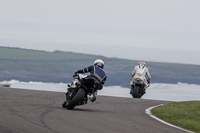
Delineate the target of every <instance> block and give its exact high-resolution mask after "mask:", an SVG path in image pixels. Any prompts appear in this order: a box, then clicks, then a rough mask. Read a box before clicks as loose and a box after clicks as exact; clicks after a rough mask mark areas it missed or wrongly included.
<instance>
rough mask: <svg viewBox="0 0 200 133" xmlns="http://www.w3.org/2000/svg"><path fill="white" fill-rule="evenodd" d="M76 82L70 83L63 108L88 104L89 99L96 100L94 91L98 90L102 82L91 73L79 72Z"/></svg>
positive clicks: (70, 108)
mask: <svg viewBox="0 0 200 133" xmlns="http://www.w3.org/2000/svg"><path fill="white" fill-rule="evenodd" d="M74 81H76V82H72V84H71V85H68V87H69V88H68V91H67V93H66V99H65V101H64V103H63V104H62V107H63V108H67V109H69V110H72V109H74V107H75V106H78V105H84V104H87V101H88V99H90V100H91V101H92V102H93V101H95V100H96V97H95V95H94V93H95V92H96V91H97V89H98V87H99V86H100V84H99V83H98V82H96V80H95V78H93V77H92V76H90V75H85V74H77V76H76V77H75V80H74Z"/></svg>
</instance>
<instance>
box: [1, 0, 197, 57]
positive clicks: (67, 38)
mask: <svg viewBox="0 0 200 133" xmlns="http://www.w3.org/2000/svg"><path fill="white" fill-rule="evenodd" d="M199 7H200V0H0V46H15V47H23V48H33V49H43V50H44V49H46V50H55V49H59V50H65V51H67V50H70V51H73V49H76V48H77V47H81V50H82V51H83V53H84V51H87V50H88V49H87V50H86V47H89V48H92V49H90V50H93V53H95V52H96V53H97V54H105V53H106V52H105V51H104V53H103V52H99V51H100V50H101V47H103V49H104V50H105V49H109V50H110V51H111V50H112V49H113V50H114V49H116V48H119V49H121V48H123V50H124V51H126V50H125V49H129V50H130V49H136V48H139V49H140V50H142V49H146V50H148V49H151V50H152V49H153V50H155V49H159V50H161V51H162V50H171V51H185V52H196V53H198V51H200V8H199ZM95 48H97V49H98V50H97V51H95V52H94V49H95ZM77 49H78V48H77ZM119 49H118V50H119ZM81 50H79V51H78V52H82V51H81ZM109 50H108V52H110V51H109ZM74 51H75V52H77V51H76V50H74ZM113 52H114V53H117V51H113ZM112 56H115V55H114V54H113V55H112ZM116 56H118V55H116Z"/></svg>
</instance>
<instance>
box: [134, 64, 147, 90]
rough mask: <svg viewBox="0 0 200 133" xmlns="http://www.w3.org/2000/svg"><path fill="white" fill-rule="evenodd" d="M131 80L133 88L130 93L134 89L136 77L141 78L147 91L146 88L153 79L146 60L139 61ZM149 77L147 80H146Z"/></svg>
mask: <svg viewBox="0 0 200 133" xmlns="http://www.w3.org/2000/svg"><path fill="white" fill-rule="evenodd" d="M131 77H132V79H131V81H130V85H131V89H130V93H131V91H132V89H133V88H134V79H137V78H139V79H141V80H142V81H143V82H144V84H145V87H144V93H145V91H146V88H147V87H149V86H150V80H151V75H150V73H149V70H148V68H147V67H146V66H145V62H144V61H139V63H138V65H137V66H135V68H134V70H133V72H132V74H131ZM146 77H147V80H146Z"/></svg>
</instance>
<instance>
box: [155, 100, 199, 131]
mask: <svg viewBox="0 0 200 133" xmlns="http://www.w3.org/2000/svg"><path fill="white" fill-rule="evenodd" d="M152 113H153V114H154V115H155V116H157V117H158V118H160V119H162V120H164V121H166V122H168V123H171V124H173V125H176V126H179V127H182V128H184V129H187V130H190V131H194V132H196V133H200V101H187V102H175V103H170V104H166V105H163V106H159V107H156V108H154V109H153V110H152Z"/></svg>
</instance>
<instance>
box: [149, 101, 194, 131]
mask: <svg viewBox="0 0 200 133" xmlns="http://www.w3.org/2000/svg"><path fill="white" fill-rule="evenodd" d="M162 105H163V104H160V105H157V106H153V107H149V108H148V109H146V110H145V113H146V114H148V115H149V116H151V117H152V118H154V119H156V120H158V121H160V122H162V123H164V124H166V125H168V126H171V127H174V128H178V129H180V130H182V131H185V132H188V133H195V132H192V131H189V130H186V129H184V128H181V127H178V126H175V125H172V124H170V123H167V122H166V121H163V120H161V119H159V118H158V117H156V116H155V115H153V114H152V113H151V110H152V109H153V108H155V107H158V106H162Z"/></svg>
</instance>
